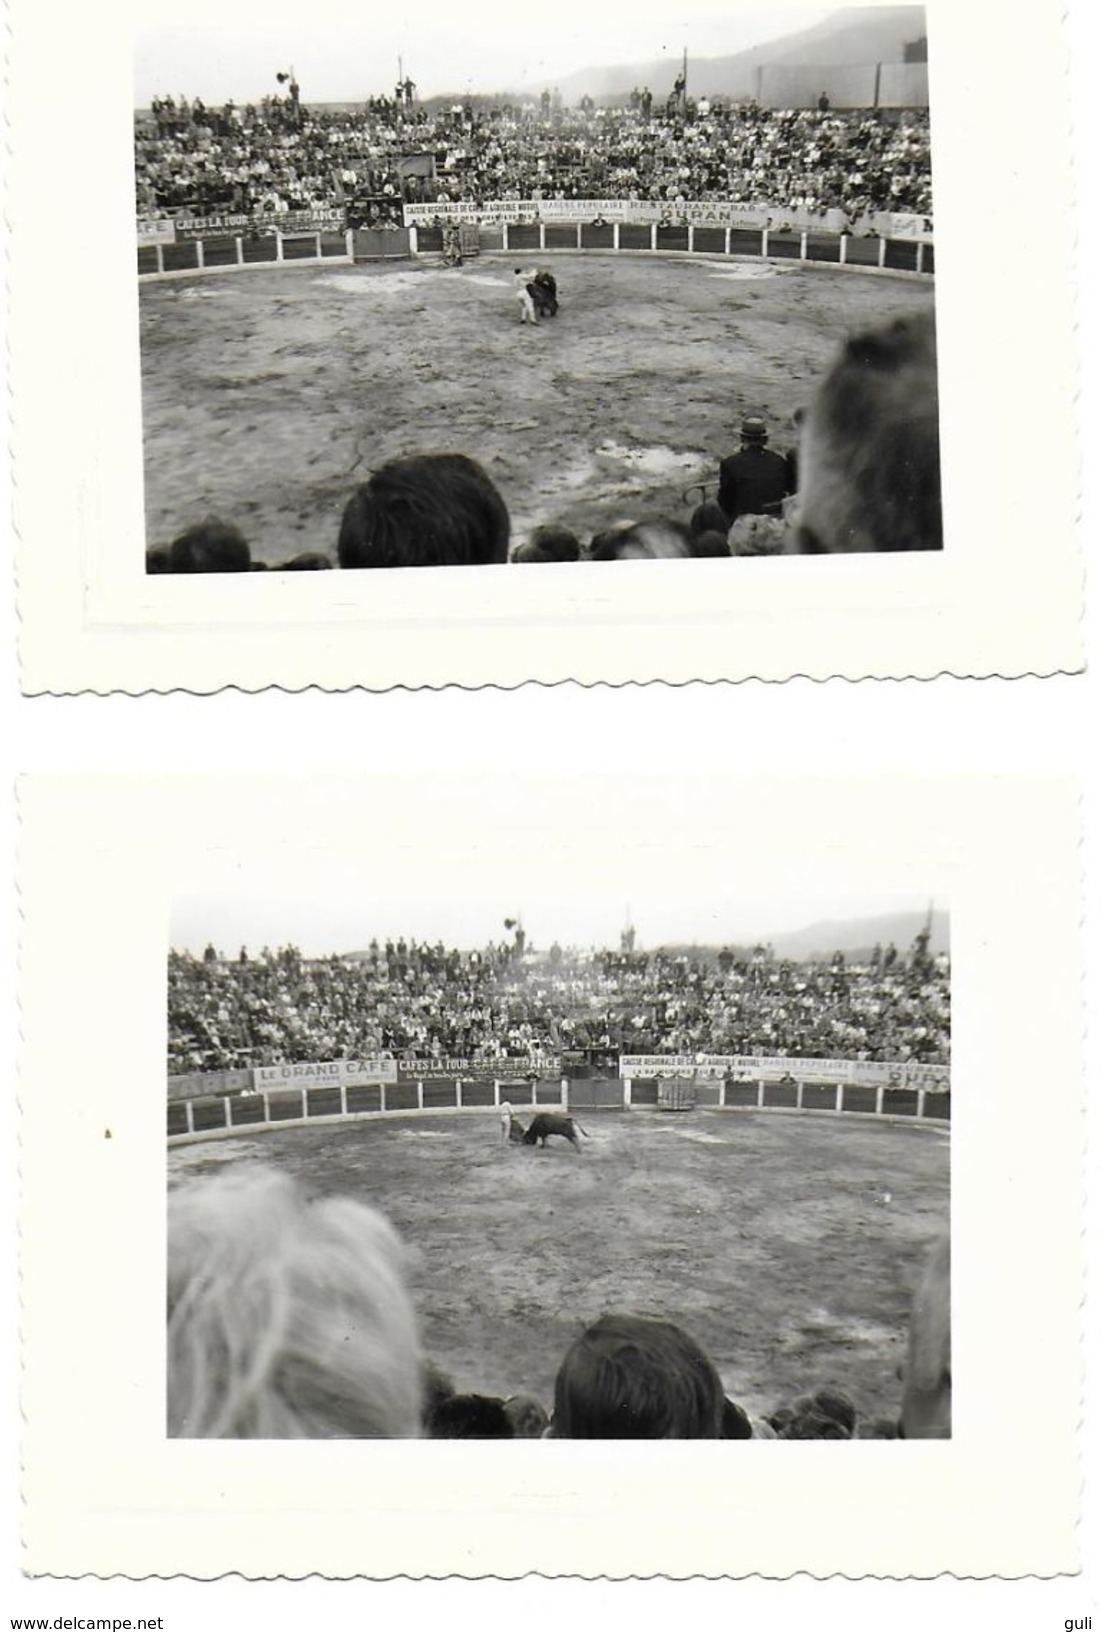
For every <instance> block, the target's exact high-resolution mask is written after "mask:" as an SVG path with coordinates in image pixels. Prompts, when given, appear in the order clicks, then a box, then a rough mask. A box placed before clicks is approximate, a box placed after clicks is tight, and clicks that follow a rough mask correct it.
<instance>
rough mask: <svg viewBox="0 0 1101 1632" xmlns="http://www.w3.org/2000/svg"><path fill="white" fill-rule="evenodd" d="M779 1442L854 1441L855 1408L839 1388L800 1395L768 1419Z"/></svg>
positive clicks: (821, 1389)
mask: <svg viewBox="0 0 1101 1632" xmlns="http://www.w3.org/2000/svg"><path fill="white" fill-rule="evenodd" d="M769 1422H770V1423H771V1425H772V1427H773V1428H774V1429H775V1430H776V1436H777V1438H778V1439H852V1438H853V1436H854V1434H855V1432H856V1407H855V1406H854V1405H853V1403H852V1401H851V1400H850V1399H849V1397H848V1395H847V1394H843V1393H842V1392H841V1390H840V1389H838V1388H820V1389H819V1390H818V1391H817V1393H815V1394H800V1396H799V1398H798V1399H797V1400H795V1401H794V1403H793V1404H792V1405H790V1406H784V1407H782V1408H781V1409H780V1410H779V1411H777V1412H775V1413H774V1415H773V1416H771V1417H770V1418H769Z"/></svg>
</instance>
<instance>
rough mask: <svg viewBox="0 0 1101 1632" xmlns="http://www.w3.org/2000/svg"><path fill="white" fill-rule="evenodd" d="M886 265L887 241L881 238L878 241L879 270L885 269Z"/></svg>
mask: <svg viewBox="0 0 1101 1632" xmlns="http://www.w3.org/2000/svg"><path fill="white" fill-rule="evenodd" d="M886 265H887V240H886V238H881V239H880V240H879V266H880V270H881V271H882V269H883V267H885V266H886Z"/></svg>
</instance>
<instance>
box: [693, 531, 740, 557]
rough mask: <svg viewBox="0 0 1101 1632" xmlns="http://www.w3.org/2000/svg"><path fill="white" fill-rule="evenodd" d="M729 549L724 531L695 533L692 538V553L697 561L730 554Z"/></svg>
mask: <svg viewBox="0 0 1101 1632" xmlns="http://www.w3.org/2000/svg"><path fill="white" fill-rule="evenodd" d="M731 553H732V552H731V549H730V545H729V543H728V542H727V537H726V532H725V530H724V531H723V532H721V533H720V532H711V531H708V532H706V533H696V534H695V536H694V537H693V539H692V554H693V555H694V556H695V557H696V559H697V561H704V560H707V559H709V558H711V557H713V556H721V555H730V554H731Z"/></svg>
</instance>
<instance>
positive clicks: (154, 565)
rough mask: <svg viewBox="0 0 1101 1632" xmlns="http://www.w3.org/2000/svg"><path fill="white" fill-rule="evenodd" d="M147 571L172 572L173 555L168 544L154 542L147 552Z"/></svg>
mask: <svg viewBox="0 0 1101 1632" xmlns="http://www.w3.org/2000/svg"><path fill="white" fill-rule="evenodd" d="M145 570H146V572H171V571H172V555H171V551H170V550H169V548H168V545H167V544H154V545H153V546H152V547H151V548H150V549H148V550H146V552H145Z"/></svg>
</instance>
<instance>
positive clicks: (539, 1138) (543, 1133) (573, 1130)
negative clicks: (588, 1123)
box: [524, 1111, 589, 1155]
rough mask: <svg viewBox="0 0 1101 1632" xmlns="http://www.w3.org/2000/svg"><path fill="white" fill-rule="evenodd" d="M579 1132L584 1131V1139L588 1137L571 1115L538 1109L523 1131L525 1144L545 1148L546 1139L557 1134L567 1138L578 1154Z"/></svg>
mask: <svg viewBox="0 0 1101 1632" xmlns="http://www.w3.org/2000/svg"><path fill="white" fill-rule="evenodd" d="M579 1133H584V1134H585V1138H586V1139H587V1138H588V1137H589V1135H588V1134H587V1133H585V1129H584V1128H583V1127H582V1126H581V1124H580V1122H575V1121H574V1119H573V1117H572V1116H566V1115H564V1113H563V1112H561V1111H539V1112H537V1113H536V1115H535V1116H533V1117H532V1119H531V1121H530V1122H529V1123H528V1126H527V1129H526V1130H525V1133H524V1143H525V1145H534V1144H538V1145H539V1148H540V1149H541V1150H546V1148H547V1140H548V1139H552V1138H553V1137H554V1136H555V1135H556V1134H557V1135H558V1137H559V1138H561V1139H568V1140H569V1142H570V1144H571V1145H572V1146H573V1148H574V1150H576V1151H577V1152H578V1154H579V1155H580V1152H581V1141H580V1139H579V1138H578V1137H577V1135H578V1134H579Z"/></svg>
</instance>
